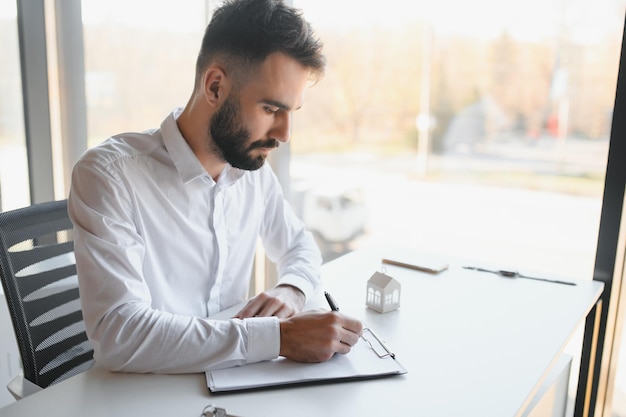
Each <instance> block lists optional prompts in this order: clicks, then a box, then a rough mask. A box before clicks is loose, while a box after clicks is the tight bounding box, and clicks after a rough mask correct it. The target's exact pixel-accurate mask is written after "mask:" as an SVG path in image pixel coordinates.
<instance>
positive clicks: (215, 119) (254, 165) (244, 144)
mask: <svg viewBox="0 0 626 417" xmlns="http://www.w3.org/2000/svg"><path fill="white" fill-rule="evenodd" d="M209 136H210V137H211V138H212V139H213V143H212V144H211V145H209V147H210V150H211V151H213V152H215V153H216V154H217V155H218V156H219V157H221V158H222V159H223V160H224V161H226V162H228V163H229V164H230V165H232V166H233V167H235V168H239V169H244V170H247V171H254V170H257V169H259V168H261V167H262V166H263V164H264V163H265V157H266V155H265V154H260V155H259V156H252V154H251V152H252V150H254V149H259V148H277V147H278V146H279V144H280V143H279V142H278V140H277V139H274V138H269V139H265V140H263V139H260V140H257V141H254V142H252V143H250V144H249V145H248V143H249V141H250V136H251V135H250V132H249V131H248V130H247V129H246V128H245V126H244V125H243V122H242V120H241V111H240V107H239V106H238V105H237V104H236V103H235V98H234V97H233V95H230V96H228V97H227V98H226V100H225V101H224V103H223V104H222V106H221V107H220V108H219V109H218V110H217V111H216V112H215V114H213V116H212V117H211V122H210V125H209Z"/></svg>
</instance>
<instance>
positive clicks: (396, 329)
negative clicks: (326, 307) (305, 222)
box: [0, 249, 602, 417]
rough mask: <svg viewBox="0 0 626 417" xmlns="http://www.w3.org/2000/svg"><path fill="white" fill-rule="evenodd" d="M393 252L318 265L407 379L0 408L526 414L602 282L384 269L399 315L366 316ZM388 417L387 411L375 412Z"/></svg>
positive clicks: (119, 384)
mask: <svg viewBox="0 0 626 417" xmlns="http://www.w3.org/2000/svg"><path fill="white" fill-rule="evenodd" d="M393 256H394V253H393V252H390V251H380V250H375V249H369V250H360V251H357V252H353V253H351V254H349V255H346V256H344V257H342V258H339V259H337V260H335V261H333V262H330V263H329V264H327V265H325V266H324V268H323V272H322V276H323V280H324V283H325V289H326V290H328V291H329V292H332V294H333V296H334V297H335V299H336V300H337V302H338V303H339V305H340V307H341V311H342V312H345V313H348V314H351V315H353V316H355V317H358V318H360V319H362V320H364V322H365V323H366V324H367V325H368V326H370V327H372V328H373V329H375V330H376V332H377V333H378V334H379V335H380V336H381V337H382V338H383V339H385V340H386V341H387V343H388V344H389V346H390V347H391V348H392V349H393V350H394V351H395V353H396V355H397V358H398V359H399V360H400V362H401V363H402V364H403V365H404V366H405V367H406V368H407V369H408V371H409V372H408V374H406V375H403V376H396V377H390V378H383V379H376V380H367V381H354V382H341V383H331V384H322V385H312V386H295V387H290V388H280V389H272V390H263V391H253V392H241V393H229V394H211V393H210V392H209V391H208V389H207V387H206V382H205V379H204V374H191V375H137V374H115V373H109V372H107V371H103V370H100V369H95V368H94V369H91V370H89V371H88V372H86V373H84V374H81V375H78V376H76V377H73V378H71V379H69V380H67V381H64V382H62V383H60V384H57V385H55V386H52V387H49V388H48V389H46V390H43V391H42V392H40V393H37V394H35V395H32V396H30V397H27V398H25V399H22V400H20V401H18V402H17V403H15V404H12V405H9V406H7V407H5V408H3V409H0V415H2V416H3V417H15V416H39V415H41V416H46V417H53V416H59V417H60V416H63V417H73V416H76V417H78V416H81V417H83V416H90V417H100V416H102V417H104V416H119V417H123V416H174V415H176V416H194V417H195V416H198V415H200V412H201V410H202V409H203V407H204V406H206V405H208V404H211V403H213V404H216V405H217V406H220V407H224V408H226V409H227V410H228V412H229V413H231V414H234V415H238V416H243V417H259V416H267V417H269V416H272V417H281V416H285V417H286V416H289V417H292V416H294V415H298V416H302V417H308V416H311V417H313V416H320V415H329V416H374V415H392V416H399V415H407V412H409V411H410V414H411V415H419V416H428V417H432V416H441V417H444V416H445V417H449V416H461V415H464V416H481V417H489V416H493V417H505V416H512V417H513V416H521V415H522V414H523V413H524V410H525V409H526V407H527V405H528V403H529V402H530V401H531V399H532V397H533V396H534V394H535V392H536V391H537V390H538V388H539V386H540V385H541V383H542V382H543V380H544V379H545V378H546V376H547V375H548V373H549V371H550V369H551V368H552V366H553V365H554V364H555V363H556V361H557V359H558V357H559V355H560V353H561V352H562V350H563V348H564V347H565V345H566V344H567V342H568V340H569V339H570V337H571V336H572V334H573V333H574V331H575V330H576V328H577V327H578V325H579V324H580V323H582V321H583V319H584V317H585V316H586V315H587V313H588V312H589V311H590V309H591V308H592V306H593V305H594V303H595V302H596V300H597V299H598V297H599V295H600V293H601V291H602V283H599V282H593V281H590V282H578V285H577V286H566V285H559V284H552V283H546V282H539V281H530V280H524V279H506V278H501V277H498V276H496V275H493V274H489V273H481V272H475V271H469V270H464V269H462V268H461V265H460V264H454V263H452V262H451V264H450V268H449V269H448V270H447V271H445V272H443V273H440V274H437V275H432V274H428V273H423V272H418V271H414V270H409V269H404V268H400V267H394V266H389V265H386V266H385V268H386V272H387V274H388V275H390V276H392V277H394V278H396V279H397V280H398V281H400V282H401V284H402V294H401V300H400V303H401V307H400V309H398V310H396V311H392V312H389V313H386V314H379V313H376V312H374V311H372V310H369V309H367V308H366V307H365V296H366V282H367V280H368V279H369V277H370V276H371V275H372V274H373V273H374V272H375V271H379V270H380V269H381V263H380V262H381V258H382V257H389V258H393ZM380 413H382V414H380Z"/></svg>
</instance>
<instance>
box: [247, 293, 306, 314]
mask: <svg viewBox="0 0 626 417" xmlns="http://www.w3.org/2000/svg"><path fill="white" fill-rule="evenodd" d="M305 302H306V299H305V297H304V294H303V293H302V291H300V290H299V289H297V288H296V287H294V286H292V285H279V286H276V287H274V288H272V289H270V290H267V291H265V292H262V293H261V294H259V295H257V296H256V297H254V298H252V299H251V300H250V301H248V303H247V304H246V305H245V306H244V307H243V308H242V309H241V311H240V312H239V313H237V314H236V315H235V318H238V319H245V318H248V317H255V316H258V317H270V316H276V317H278V318H287V317H291V316H293V315H294V314H298V313H299V312H301V311H302V309H303V308H304V303H305Z"/></svg>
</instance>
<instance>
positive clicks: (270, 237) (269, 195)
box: [237, 166, 322, 318]
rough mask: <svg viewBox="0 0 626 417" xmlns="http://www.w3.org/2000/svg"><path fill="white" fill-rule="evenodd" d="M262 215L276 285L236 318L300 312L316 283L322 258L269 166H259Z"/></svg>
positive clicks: (264, 235) (265, 245)
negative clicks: (261, 188)
mask: <svg viewBox="0 0 626 417" xmlns="http://www.w3.org/2000/svg"><path fill="white" fill-rule="evenodd" d="M262 170H263V176H262V184H263V189H264V193H265V213H266V214H265V217H264V222H263V224H262V227H261V238H262V240H263V245H264V247H265V250H266V253H267V256H268V258H269V259H270V260H271V261H273V262H274V263H275V264H276V266H277V269H278V276H279V279H278V283H277V285H276V287H274V288H272V289H270V290H268V291H265V292H263V293H261V294H259V295H258V296H257V297H255V298H253V299H252V300H251V301H250V302H249V303H248V304H247V305H246V306H245V307H244V308H243V309H242V310H241V311H240V312H239V314H238V315H237V317H240V318H244V317H254V316H256V315H258V316H272V315H275V316H277V317H290V316H292V315H294V314H297V313H299V312H301V311H302V309H303V308H304V304H305V303H306V300H307V297H308V296H309V295H310V294H311V292H312V291H313V290H314V289H315V288H316V287H317V286H318V285H319V282H320V265H321V263H322V257H321V254H320V251H319V248H318V247H317V244H316V243H315V240H314V239H313V235H312V234H311V233H310V232H309V231H307V230H306V227H305V225H304V223H303V222H302V221H301V220H300V219H299V218H298V217H297V216H296V215H295V213H294V212H293V209H292V208H291V205H290V204H289V203H288V202H287V201H286V200H285V199H284V197H283V193H282V189H281V187H280V184H279V183H278V179H277V178H276V176H275V175H274V173H273V172H272V170H271V169H270V167H269V166H264V167H263V168H262Z"/></svg>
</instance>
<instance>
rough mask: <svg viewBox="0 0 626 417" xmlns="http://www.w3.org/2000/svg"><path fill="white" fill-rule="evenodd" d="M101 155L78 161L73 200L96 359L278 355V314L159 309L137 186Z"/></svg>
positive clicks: (201, 360) (185, 360)
mask: <svg viewBox="0 0 626 417" xmlns="http://www.w3.org/2000/svg"><path fill="white" fill-rule="evenodd" d="M98 161H99V160H97V159H96V158H92V157H91V156H90V154H89V153H88V154H86V155H85V156H84V157H83V158H82V159H81V161H79V163H78V164H77V165H76V166H75V168H74V170H73V173H72V187H71V191H70V196H69V199H68V211H69V214H70V217H71V219H72V222H73V223H74V230H75V236H74V246H75V254H76V266H77V273H78V281H79V289H80V294H81V303H82V309H83V317H84V322H85V327H86V330H87V335H88V337H89V339H90V341H91V342H92V344H93V347H94V357H95V359H96V362H97V363H98V364H99V365H100V366H103V367H105V368H107V369H110V370H115V371H128V372H155V373H187V372H203V371H206V370H209V369H218V368H225V367H230V366H235V365H242V364H246V363H251V362H257V361H262V360H268V359H273V358H275V357H277V356H278V353H279V351H280V329H279V323H278V319H277V318H275V317H264V318H250V319H245V320H239V319H230V320H212V319H209V318H202V317H194V316H187V315H179V314H175V313H172V312H166V311H160V310H156V309H154V308H152V307H151V294H150V290H149V288H148V285H147V283H146V281H145V277H144V276H143V272H142V264H143V258H144V252H145V246H144V243H143V238H142V236H141V233H140V231H138V230H137V229H136V226H135V222H134V221H133V218H134V216H136V215H137V213H135V212H134V209H133V200H132V199H133V196H132V193H131V192H130V191H129V190H130V189H131V188H130V187H129V184H127V183H126V182H125V180H124V178H123V177H122V176H121V175H118V174H117V171H116V170H115V169H112V168H111V166H110V165H105V164H104V163H99V162H98Z"/></svg>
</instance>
